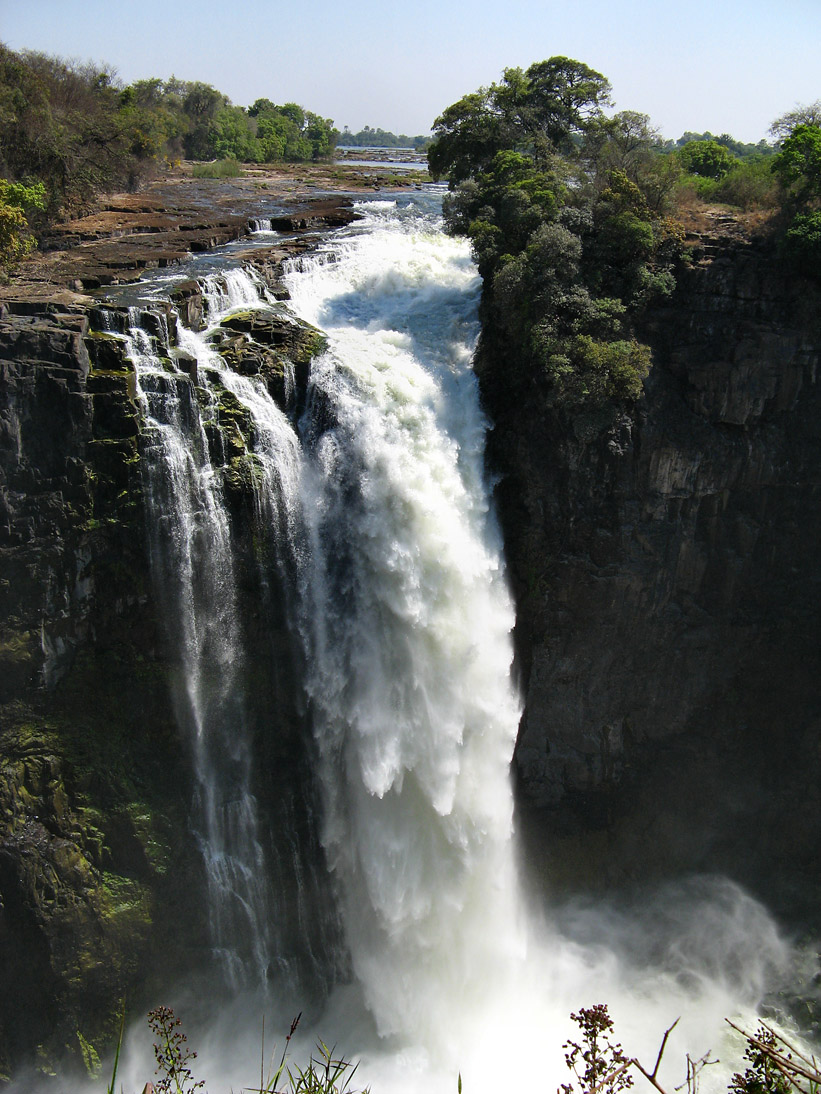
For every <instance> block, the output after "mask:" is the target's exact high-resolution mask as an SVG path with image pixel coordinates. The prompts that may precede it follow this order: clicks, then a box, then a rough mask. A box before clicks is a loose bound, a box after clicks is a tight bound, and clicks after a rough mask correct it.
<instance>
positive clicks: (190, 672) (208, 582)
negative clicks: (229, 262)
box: [127, 311, 270, 986]
mask: <svg viewBox="0 0 821 1094" xmlns="http://www.w3.org/2000/svg"><path fill="white" fill-rule="evenodd" d="M165 333H166V336H165V338H164V339H163V340H162V341H163V342H164V343H165V344H166V345H167V343H168V337H167V332H165ZM127 338H128V346H129V354H130V356H131V358H132V360H133V361H134V363H135V367H136V372H137V384H138V397H139V399H140V402H141V403H142V407H143V412H144V415H145V420H146V426H147V429H146V431H145V441H144V446H143V456H144V461H145V468H146V471H145V475H144V482H145V485H146V488H147V489H146V509H147V517H148V529H149V540H150V546H151V552H152V572H153V574H154V578H155V586H156V588H157V594H158V599H160V601H161V602H165V605H166V611H165V620H166V626H167V628H168V630H169V640H170V645H171V648H172V649H173V650H175V651H176V653H177V655H178V657H179V663H180V671H179V674H178V679H177V681H176V685H175V688H174V698H175V703H176V713H177V720H178V722H179V724H180V725H181V727H183V729H184V730H185V731H186V736H187V738H188V740H189V741H190V742H191V744H192V752H193V758H194V768H195V774H196V779H197V800H196V802H195V817H194V827H195V834H196V836H197V839H198V842H199V843H200V847H201V850H202V854H203V858H204V862H205V871H206V878H207V882H208V888H209V902H208V905H209V914H210V919H211V935H212V939H213V943H214V947H215V951H216V954H217V957H218V960H219V962H220V964H221V966H222V968H223V972H224V974H225V976H226V978H227V979H228V981H229V983H231V984H232V985H234V986H239V985H242V984H246V983H248V981H249V978H250V979H251V981H252V982H253V981H254V980H257V981H259V980H262V979H264V975H265V969H266V967H267V964H268V961H269V943H270V938H269V936H268V932H267V918H268V904H269V901H268V899H267V895H266V888H267V885H266V879H265V868H264V862H263V858H262V853H261V848H260V844H259V841H258V839H257V833H256V816H255V804H254V799H253V795H252V794H251V792H250V788H249V785H250V769H251V754H250V742H249V739H248V732H247V727H246V720H247V718H246V712H245V709H244V694H243V688H242V685H241V682H240V667H241V661H242V638H241V628H240V622H239V618H238V610H237V594H236V584H235V574H234V563H233V554H232V543H231V534H230V528H229V520H228V514H227V512H226V509H225V505H224V501H223V498H222V494H221V490H220V486H219V481H218V479H217V477H216V475H215V474H214V468H213V465H212V460H211V453H210V448H209V441H208V435H207V432H206V429H205V427H204V422H205V421H206V420H208V418H209V417H210V418H212V417H213V416H214V413H215V395H214V393H213V391H212V390H211V389H210V388H209V387H208V386H201V387H200V388H199V394H200V399H201V400H202V402H203V406H202V407H200V405H199V404H198V403H197V401H196V399H195V397H194V393H193V389H192V387H191V384H190V382H189V378H188V376H187V375H185V374H184V373H182V372H180V371H179V370H177V369H175V368H174V367H173V365H171V364H170V363H169V359H168V358H166V359H165V360H162V359H161V358H160V357H159V355H158V353H157V351H156V349H155V346H154V344H153V343H152V339H151V337H150V336H149V335H148V334H147V332H146V331H145V330H144V329H143V328H142V327H141V325H140V315H139V312H138V311H134V312H132V313H131V325H130V329H129V332H128V335H127ZM238 942H239V944H238Z"/></svg>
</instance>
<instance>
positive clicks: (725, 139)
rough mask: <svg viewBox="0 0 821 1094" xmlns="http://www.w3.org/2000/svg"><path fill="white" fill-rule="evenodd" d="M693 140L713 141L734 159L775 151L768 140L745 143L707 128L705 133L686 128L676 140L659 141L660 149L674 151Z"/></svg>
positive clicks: (747, 158)
mask: <svg viewBox="0 0 821 1094" xmlns="http://www.w3.org/2000/svg"><path fill="white" fill-rule="evenodd" d="M693 141H714V142H715V143H716V144H720V145H721V146H722V147H723V148H726V149H727V150H728V151H729V152H732V154H733V155H734V156H735V157H736V159H740V160H750V159H758V158H760V157H763V156H773V155H775V153H776V151H777V149H776V147H775V145H773V144H770V143H769V141H766V140H764V139H763V138H762V139H761V140H760V141H758V143H757V144H745V143H744V141H737V140H736V139H735V137H731V136H730V134H729V133H722V134H721V136H719V137H716V136H714V135H713V134H712V133H710V132H709V130H708V131H707V132H706V133H691V132H690V131H689V130H688V131H687V132H686V133H683V134H682V135H681V136H680V137H679V139H678V140H677V141H661V142H660V149H661V150H663V151H665V152H675V151H676V150H678V149H679V148H683V147H684V146H685V144H691V143H692V142H693Z"/></svg>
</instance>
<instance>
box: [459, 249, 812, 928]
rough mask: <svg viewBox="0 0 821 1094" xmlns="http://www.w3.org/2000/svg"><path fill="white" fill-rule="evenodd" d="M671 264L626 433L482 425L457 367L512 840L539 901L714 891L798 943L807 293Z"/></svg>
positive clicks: (613, 422)
mask: <svg viewBox="0 0 821 1094" xmlns="http://www.w3.org/2000/svg"><path fill="white" fill-rule="evenodd" d="M693 259H694V261H693V263H692V264H691V265H690V266H689V267H687V268H685V269H684V270H683V271H682V272H681V274H680V277H679V282H678V288H677V290H676V292H675V295H674V296H673V297H672V298H671V299H669V300H668V301H667V303H666V304H665V306H664V307H657V308H656V309H655V310H654V311H653V312H652V313H651V314H650V315H648V317H647V320H646V330H645V331H644V332H643V334H644V338H645V340H646V341H648V342H650V343H651V345H652V347H653V357H654V366H653V369H652V371H651V374H650V376H649V378H648V380H647V381H646V385H645V395H644V397H643V398H642V400H641V401H640V402H639V404H638V405H637V406H636V408H635V410H634V411H632V412H629V413H628V412H624V413H620V414H615V413H610V414H607V413H605V414H604V415H602V414H599V415H598V416H597V415H596V414H588V415H576V416H575V417H568V416H566V415H561V414H559V413H558V412H556V411H552V410H550V409H549V408H547V407H546V406H545V405H544V401H543V400H541V401H540V399H539V398H538V396H534V399H533V400H532V401H530V402H528V401H527V400H525V401H524V403H523V404H520V405H518V406H517V407H515V408H510V407H502V408H499V406H498V402H499V400H498V399H494V392H497V391H498V383H499V365H500V362H499V360H498V359H496V360H494V358H493V356H492V353H489V352H488V342H487V340H486V341H485V346H484V351H483V354H482V356H481V357H480V362H479V366H480V378H481V380H482V383H483V386H484V389H485V392H486V393H487V399H486V401H487V403H488V409H489V411H490V413H491V416H493V417H494V418H495V429H494V431H493V434H492V438H491V460H492V463H493V465H494V467H495V469H496V471H497V472H500V473H501V482H500V485H499V487H498V491H497V494H498V503H499V509H500V514H501V519H502V524H503V529H504V536H505V543H506V549H507V557H508V565H509V572H510V575H511V580H512V583H513V587H514V593H515V597H516V603H517V625H516V642H517V659H518V667H519V673H520V677H521V681H522V687H523V693H524V702H525V706H524V715H523V719H522V725H521V731H520V736H519V742H518V748H517V752H516V760H515V772H516V776H517V782H518V788H519V803H520V823H521V826H522V829H523V832H524V835H525V839H526V842H527V844H528V849H529V854H530V859H531V861H532V862H534V863H535V864H536V865H537V869H538V872H539V878H538V884H540V885H541V886H544V887H546V888H547V890H548V891H551V890H552V891H557V890H566V888H567V886H568V885H570V886H572V885H574V884H578V885H579V886H580V887H584V888H589V887H591V886H592V887H596V888H608V887H620V886H622V885H624V884H625V883H630V882H646V881H648V880H652V879H658V878H664V877H667V876H671V875H680V874H681V873H682V872H687V871H692V872H722V873H725V874H727V875H729V876H730V877H733V878H735V879H736V880H739V881H741V882H743V883H745V884H747V885H748V886H750V887H751V888H752V889H753V890H754V891H755V892H757V893H758V894H759V895H761V896H763V897H764V899H765V901H766V902H767V903H768V904H769V905H770V906H775V907H776V909H777V910H778V911H779V912H780V913H782V914H783V915H785V916H787V917H791V918H793V919H794V920H797V921H801V922H804V923H807V922H817V917H818V914H819V911H821V888H819V885H818V880H817V879H818V876H819V873H818V865H819V863H818V847H819V846H821V810H820V809H819V805H821V802H820V801H819V796H821V789H819V788H820V787H821V780H820V779H819V776H821V745H820V744H819V742H820V741H821V734H820V733H819V731H821V701H820V698H819V687H818V681H819V679H821V644H820V643H819V637H821V634H819V630H820V629H821V628H820V627H819V612H818V608H819V601H818V594H819V577H821V567H819V556H818V543H819V535H820V534H821V507H819V500H821V498H820V497H819V490H820V489H821V390H820V389H819V384H818V382H817V379H818V376H817V374H818V364H819V355H820V354H821V323H819V317H820V316H821V309H820V308H819V305H821V294H820V293H819V291H818V289H817V287H815V286H813V285H812V284H810V283H808V282H806V281H802V280H798V279H794V278H791V277H790V276H789V275H788V274H787V273H786V272H785V271H784V270H782V269H781V268H780V267H779V264H778V261H777V256H776V254H775V252H774V251H773V250H772V249H771V248H770V247H769V246H767V245H766V244H765V243H763V242H759V243H751V242H749V241H745V240H739V239H724V240H715V239H714V240H708V241H704V240H702V241H699V242H698V244H697V246H696V247H695V249H694V251H693ZM494 403H495V404H496V405H494Z"/></svg>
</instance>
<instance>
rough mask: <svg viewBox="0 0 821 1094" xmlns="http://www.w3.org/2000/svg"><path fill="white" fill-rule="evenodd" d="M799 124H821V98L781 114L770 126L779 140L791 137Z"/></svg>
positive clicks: (771, 131)
mask: <svg viewBox="0 0 821 1094" xmlns="http://www.w3.org/2000/svg"><path fill="white" fill-rule="evenodd" d="M799 125H816V126H821V99H816V100H815V102H814V103H807V104H806V105H805V106H802V105H798V106H796V108H795V109H794V110H788V111H787V113H786V114H781V115H780V116H779V117H778V118H776V119H775V121H774V122H773V124H772V125H771V126H770V133H772V135H773V136H774V137H776V138H777V139H778V140H783V139H784V138H785V137H789V136H790V134H791V133H793V132H794V131H795V130H796V129H797V128H798V126H799Z"/></svg>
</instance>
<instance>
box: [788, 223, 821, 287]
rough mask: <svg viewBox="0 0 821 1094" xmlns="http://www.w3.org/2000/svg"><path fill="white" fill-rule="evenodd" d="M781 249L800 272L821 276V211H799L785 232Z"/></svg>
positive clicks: (810, 275)
mask: <svg viewBox="0 0 821 1094" xmlns="http://www.w3.org/2000/svg"><path fill="white" fill-rule="evenodd" d="M781 249H782V253H783V255H784V257H785V258H786V259H787V261H788V262H789V264H790V265H791V266H792V267H793V269H795V270H796V271H797V272H798V273H802V274H804V275H805V276H807V277H816V278H818V277H821V211H818V210H815V211H814V212H810V213H799V214H798V215H797V216H796V217H795V218H794V219H793V221H792V223H791V224H790V226H789V228H788V229H787V231H786V232H785V234H784V239H783V241H782V244H781Z"/></svg>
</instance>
